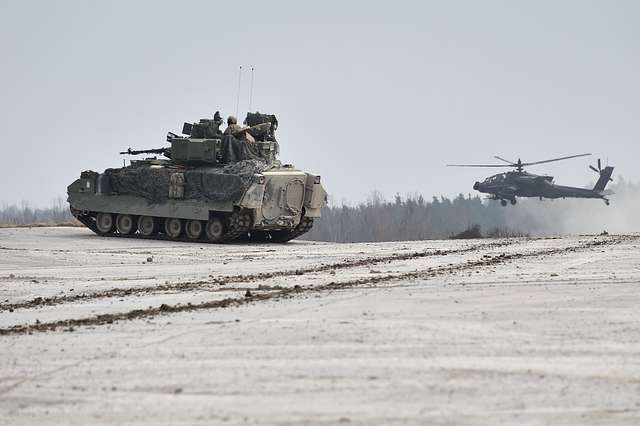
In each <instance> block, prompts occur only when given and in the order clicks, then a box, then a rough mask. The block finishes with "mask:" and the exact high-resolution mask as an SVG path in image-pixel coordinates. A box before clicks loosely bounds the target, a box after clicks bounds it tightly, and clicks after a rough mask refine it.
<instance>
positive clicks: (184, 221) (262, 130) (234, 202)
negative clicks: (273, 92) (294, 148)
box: [67, 113, 327, 243]
mask: <svg viewBox="0 0 640 426" xmlns="http://www.w3.org/2000/svg"><path fill="white" fill-rule="evenodd" d="M221 124H222V119H221V118H220V115H219V113H216V115H215V116H214V119H213V120H211V119H202V120H200V121H199V122H197V123H185V124H184V126H183V129H182V135H181V136H179V135H177V134H174V133H171V132H169V133H168V134H167V142H168V143H169V144H170V146H167V147H163V148H156V149H147V150H139V151H136V150H132V149H131V148H129V149H128V150H127V151H125V152H122V153H121V154H131V155H139V154H154V156H153V157H147V158H145V159H141V160H131V162H130V165H128V166H125V167H121V168H114V169H107V170H105V171H104V172H103V173H97V172H94V171H90V170H89V171H84V172H82V173H81V174H80V178H79V179H77V180H76V181H74V182H73V183H72V184H71V185H69V187H68V188H67V194H68V202H69V205H70V208H71V212H72V213H73V215H74V216H75V217H76V218H77V219H78V220H79V221H80V222H81V223H83V224H84V225H85V226H86V227H87V228H89V229H91V230H92V231H94V232H95V233H96V234H98V235H102V236H120V237H132V238H157V239H170V240H184V241H203V242H205V241H206V242H214V243H222V242H230V241H236V240H249V241H251V240H253V241H270V242H286V241H289V240H292V239H294V238H296V237H299V236H300V235H302V234H304V233H305V232H308V231H309V230H310V229H311V227H312V226H313V220H314V219H315V218H317V217H320V210H321V209H322V207H324V206H325V205H326V200H327V194H326V192H325V190H324V188H323V187H322V185H321V183H320V176H318V175H313V174H310V173H306V172H303V171H301V170H297V169H296V168H294V167H293V166H292V165H283V164H281V163H280V161H279V160H278V159H277V156H278V153H279V145H278V142H277V140H276V138H275V130H276V128H277V125H278V121H277V119H276V117H275V116H273V115H267V114H260V113H249V114H247V118H246V119H245V121H244V124H245V125H246V126H244V127H243V126H238V125H235V126H233V127H232V126H230V128H229V129H228V130H225V134H223V133H222V132H221V131H220V129H219V127H220V125H221ZM231 130H233V131H231ZM158 156H160V158H158Z"/></svg>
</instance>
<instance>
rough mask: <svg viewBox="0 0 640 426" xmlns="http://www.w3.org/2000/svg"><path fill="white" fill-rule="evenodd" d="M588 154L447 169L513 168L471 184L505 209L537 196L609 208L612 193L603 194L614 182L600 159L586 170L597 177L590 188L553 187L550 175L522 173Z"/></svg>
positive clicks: (609, 168)
mask: <svg viewBox="0 0 640 426" xmlns="http://www.w3.org/2000/svg"><path fill="white" fill-rule="evenodd" d="M587 155H591V154H578V155H569V156H566V157H559V158H552V159H550V160H542V161H534V162H531V163H523V162H522V161H521V160H520V159H519V158H518V161H517V162H513V161H509V160H505V159H504V158H502V157H499V156H497V155H495V156H494V158H495V159H497V160H500V161H503V162H505V163H506V164H447V166H449V167H509V168H514V169H515V170H514V171H508V172H505V173H499V174H497V175H493V176H489V177H488V178H486V179H485V180H484V181H483V182H476V183H474V184H473V189H475V190H476V191H480V192H483V193H485V194H489V198H490V199H492V200H500V204H501V205H502V206H503V207H505V206H506V205H507V204H508V202H510V203H511V204H512V205H515V204H516V202H517V201H516V198H517V197H539V198H540V200H542V199H543V198H551V199H555V198H563V199H564V198H599V199H602V200H604V203H605V204H606V205H607V206H608V205H609V199H608V198H607V195H611V194H613V192H612V191H605V187H606V186H607V184H608V183H609V182H610V181H613V179H611V174H612V173H613V167H611V166H606V167H605V168H604V169H603V168H602V164H601V162H600V159H598V167H597V168H596V167H594V166H592V165H589V168H590V169H591V170H593V171H594V172H596V173H598V174H599V176H600V177H599V178H598V182H596V184H595V186H594V187H593V189H585V188H577V187H573V186H563V185H556V184H555V183H554V182H553V176H547V175H534V174H531V173H527V172H526V171H524V168H525V167H528V166H533V165H537V164H543V163H551V162H553V161H561V160H568V159H570V158H577V157H585V156H587Z"/></svg>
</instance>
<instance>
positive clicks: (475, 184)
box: [473, 182, 480, 191]
mask: <svg viewBox="0 0 640 426" xmlns="http://www.w3.org/2000/svg"><path fill="white" fill-rule="evenodd" d="M478 188H480V182H476V183H474V184H473V189H475V190H476V191H477V190H478Z"/></svg>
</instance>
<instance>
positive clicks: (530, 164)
mask: <svg viewBox="0 0 640 426" xmlns="http://www.w3.org/2000/svg"><path fill="white" fill-rule="evenodd" d="M587 155H591V154H590V153H589V154H578V155H569V156H566V157H559V158H552V159H551V160H542V161H534V162H533V163H522V166H533V165H534V164H543V163H551V162H552V161H560V160H568V159H569V158H577V157H586V156H587Z"/></svg>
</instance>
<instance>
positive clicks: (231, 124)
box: [224, 115, 243, 135]
mask: <svg viewBox="0 0 640 426" xmlns="http://www.w3.org/2000/svg"><path fill="white" fill-rule="evenodd" d="M242 129H243V127H242V126H241V125H239V124H238V119H237V118H235V117H234V116H233V115H230V116H229V118H227V128H226V129H225V131H224V134H225V135H233V134H236V133H238V132H240V131H241V130H242Z"/></svg>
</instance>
